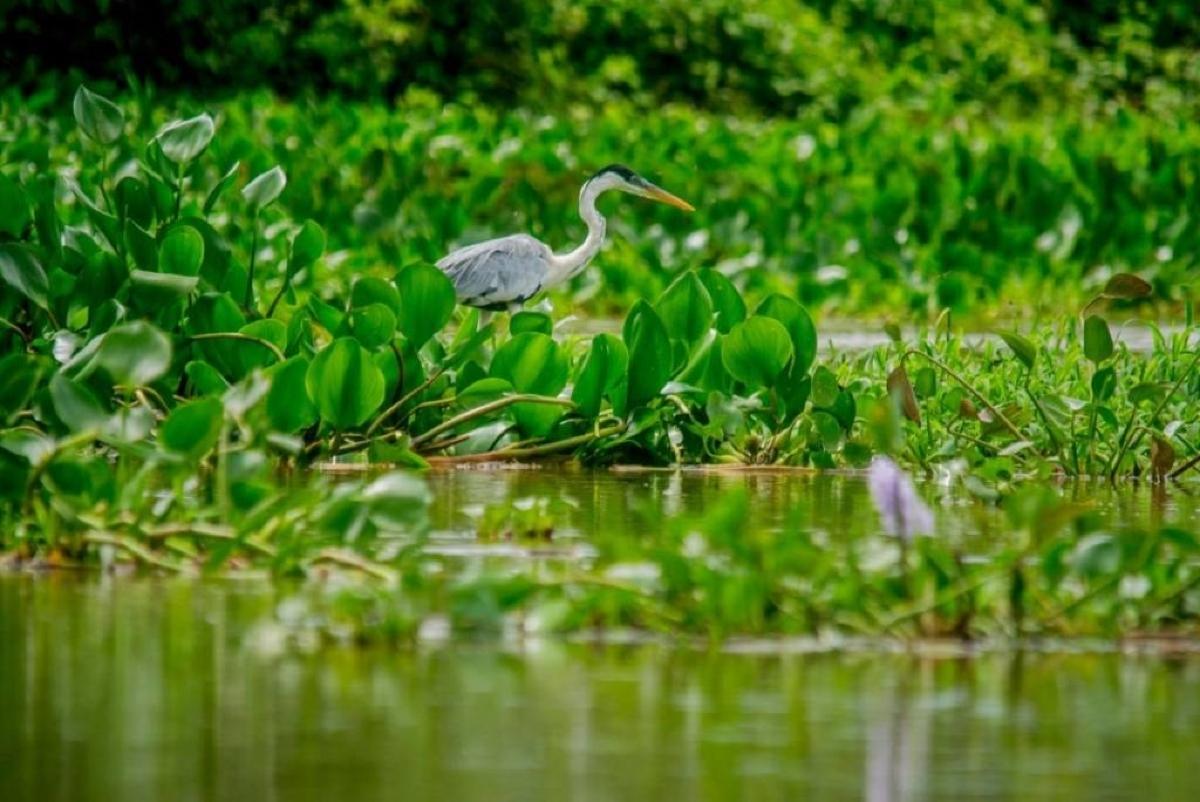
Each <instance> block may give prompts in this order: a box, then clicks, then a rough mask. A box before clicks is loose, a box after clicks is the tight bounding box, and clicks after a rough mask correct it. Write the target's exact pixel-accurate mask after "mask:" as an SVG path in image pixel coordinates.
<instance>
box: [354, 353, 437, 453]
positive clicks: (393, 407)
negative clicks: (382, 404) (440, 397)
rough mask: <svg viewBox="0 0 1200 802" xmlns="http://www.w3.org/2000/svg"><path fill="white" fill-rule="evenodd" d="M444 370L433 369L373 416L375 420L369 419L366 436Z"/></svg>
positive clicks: (430, 385)
mask: <svg viewBox="0 0 1200 802" xmlns="http://www.w3.org/2000/svg"><path fill="white" fill-rule="evenodd" d="M445 372H446V369H445V368H444V367H442V368H438V369H437V370H435V371H434V372H433V373H431V374H430V375H429V378H428V379H426V380H425V381H423V382H421V383H420V384H419V385H417V386H416V387H414V388H413V389H412V390H410V391H408V392H407V393H405V394H404V395H402V396H400V400H399V401H397V402H396V403H394V404H392V405H391V406H390V407H388V408H387V409H385V410H384V411H383V412H380V413H379V414H378V415H377V416H376V417H375V420H373V421H371V425H370V426H368V427H367V436H368V437H370V436H371V435H373V434H374V433H375V431H376V430H377V429H378V428H379V427H380V426H382V425H383V422H384V421H386V420H387V419H388V418H390V417H391V416H392V415H395V414H396V413H397V412H398V411H400V408H401V407H403V406H404V405H405V404H407V403H408V402H409V401H411V400H412V399H414V398H416V397H417V396H418V395H420V394H421V393H423V392H425V391H426V390H428V389H429V388H430V387H432V386H433V383H434V382H435V381H437V380H438V379H439V378H441V375H442V374H443V373H445Z"/></svg>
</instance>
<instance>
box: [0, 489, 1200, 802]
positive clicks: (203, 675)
mask: <svg viewBox="0 0 1200 802" xmlns="http://www.w3.org/2000/svg"><path fill="white" fill-rule="evenodd" d="M430 481H431V484H432V486H433V489H434V491H435V497H436V499H437V501H436V503H435V505H434V508H433V510H432V513H431V515H432V519H433V529H434V536H433V538H434V541H435V542H436V543H440V544H442V545H444V546H446V547H450V546H453V545H455V544H458V545H461V546H462V547H464V548H469V546H470V544H471V543H473V542H474V534H473V529H472V527H473V525H474V523H473V522H474V521H475V519H476V516H477V515H479V513H480V510H481V509H484V508H486V507H488V506H489V505H495V504H522V503H528V502H529V501H530V500H532V499H541V498H551V499H553V500H555V503H556V504H557V505H558V506H557V507H556V509H557V510H559V512H558V513H557V515H558V521H557V524H556V526H557V527H558V529H557V531H556V539H561V540H562V541H563V542H564V543H567V544H570V543H579V544H586V542H587V541H588V539H590V538H592V537H598V536H601V535H602V533H603V532H605V531H607V530H610V529H611V530H614V531H615V530H623V531H625V532H629V531H637V528H638V527H644V526H652V525H654V521H655V518H656V516H661V514H662V512H663V511H664V510H665V511H666V512H672V511H673V510H674V509H681V510H682V509H686V510H689V511H692V512H702V511H703V510H704V509H705V506H706V505H708V504H710V503H713V502H714V501H715V500H717V499H719V498H720V496H721V495H722V494H723V493H725V492H727V491H728V490H729V489H730V488H731V487H734V486H738V485H748V486H749V489H750V492H751V495H752V499H753V500H754V504H753V509H754V516H755V517H754V525H755V526H765V527H772V526H780V525H782V524H783V523H784V522H786V521H789V520H793V519H795V518H797V517H798V518H799V519H800V520H802V521H804V522H806V524H807V525H810V526H819V527H825V528H827V529H829V530H830V531H831V532H836V531H838V530H839V529H840V528H849V527H866V526H874V519H873V513H872V511H871V509H870V504H869V501H868V500H867V498H866V496H865V494H864V492H863V486H862V482H861V480H860V479H858V478H854V477H820V478H817V477H812V476H805V475H796V474H783V473H779V472H770V471H764V472H759V473H753V472H752V473H744V472H742V473H721V472H711V471H707V472H706V471H695V472H684V473H679V472H653V471H615V472H601V473H590V472H586V471H578V470H567V469H556V470H550V471H547V470H528V469H524V470H522V469H514V470H502V471H481V470H472V471H448V472H440V473H435V474H433V475H432V476H431V478H430ZM925 490H926V494H927V496H929V497H930V498H931V499H932V500H934V501H935V503H936V504H937V508H938V513H939V520H940V524H939V526H940V527H941V528H947V529H957V530H970V531H969V532H968V533H967V534H969V535H970V536H974V537H986V536H988V534H989V532H991V531H992V530H993V529H995V528H998V527H1001V526H1002V525H1003V523H1002V517H1001V516H1000V515H999V514H998V513H997V512H995V511H994V510H990V509H988V508H987V507H985V506H981V505H978V504H973V503H968V502H965V501H962V500H956V499H954V498H953V497H947V498H942V499H940V500H939V498H938V494H937V493H936V492H935V491H933V490H931V489H930V488H928V487H927V488H925ZM1089 495H1090V496H1092V497H1094V498H1095V499H1096V504H1097V510H1098V514H1101V515H1102V516H1105V517H1107V518H1108V519H1110V520H1111V521H1113V522H1114V523H1118V524H1120V523H1133V524H1142V523H1152V522H1159V523H1161V522H1170V523H1177V524H1180V525H1185V526H1190V527H1191V528H1195V517H1196V507H1195V505H1194V504H1193V502H1192V499H1191V497H1190V496H1188V495H1186V494H1185V493H1182V492H1180V491H1168V492H1167V493H1165V494H1164V493H1152V492H1150V491H1149V490H1148V489H1142V490H1126V491H1123V492H1120V493H1107V494H1106V493H1094V492H1090V491H1089ZM286 595H287V587H286V585H284V584H282V583H276V584H274V585H272V584H269V583H265V582H259V581H232V580H194V579H182V578H171V579H162V578H159V579H156V578H146V577H142V578H138V577H117V576H103V575H95V574H88V575H83V576H78V575H73V574H68V573H64V572H59V573H54V574H48V575H46V574H44V575H30V574H0V800H26V799H28V800H34V799H37V800H112V799H170V800H193V799H196V800H199V799H221V800H240V799H249V800H255V801H256V802H266V800H276V799H279V800H307V799H312V800H329V799H352V800H374V799H381V800H382V799H389V800H393V799H414V800H424V799H429V800H435V799H436V800H533V799H552V800H558V799H579V800H643V799H644V800H659V799H688V800H691V799H696V800H724V799H755V800H758V799H764V800H774V799H780V800H782V799H789V800H794V799H810V798H811V799H822V800H840V799H854V800H859V799H861V800H917V799H945V800H968V799H981V800H982V799H989V800H991V799H994V800H1051V799H1055V800H1057V799H1081V800H1082V799H1087V800H1117V799H1138V800H1187V799H1193V798H1195V788H1196V787H1197V784H1198V783H1200V655H1196V654H1189V653H1187V652H1186V650H1180V651H1179V652H1178V653H1162V652H1161V651H1160V652H1156V653H1155V654H1142V653H1137V652H1135V651H1131V650H1124V651H1118V650H1115V649H1112V648H1111V647H1106V646H1104V645H1100V646H1099V648H1098V647H1097V645H1096V644H1078V645H1071V644H1059V645H1057V646H1053V647H1050V648H1049V650H1048V651H1044V652H1011V651H1009V652H982V653H979V654H969V655H968V654H964V653H962V652H961V651H960V650H949V649H944V650H939V649H936V648H929V647H925V648H921V649H919V650H915V651H906V652H899V653H898V652H896V651H895V650H886V649H865V650H861V651H842V652H834V653H805V652H804V650H802V649H801V650H796V649H790V648H788V646H787V644H773V643H770V642H762V643H757V644H742V645H740V646H738V647H735V648H725V649H712V648H680V647H675V648H670V647H667V646H664V645H661V644H654V643H645V644H640V645H629V644H627V645H618V644H611V643H610V644H596V643H585V642H573V641H562V640H556V639H545V640H525V641H512V640H504V639H500V640H482V641H471V640H456V639H451V640H431V641H422V642H420V643H419V644H418V645H417V646H416V647H414V648H409V649H386V648H382V647H372V648H355V647H350V646H332V647H331V646H324V647H321V648H317V649H314V650H312V651H307V652H305V651H296V650H268V649H263V648H261V643H260V640H261V624H262V622H263V621H264V620H268V619H270V618H271V617H272V616H273V615H274V614H276V613H277V611H278V607H279V605H280V604H281V603H284V602H283V601H282V600H283V599H284V598H285V597H286Z"/></svg>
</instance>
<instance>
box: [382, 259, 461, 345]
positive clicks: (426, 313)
mask: <svg viewBox="0 0 1200 802" xmlns="http://www.w3.org/2000/svg"><path fill="white" fill-rule="evenodd" d="M396 289H397V290H398V291H399V293H400V314H399V315H398V316H397V317H398V318H399V319H398V321H397V327H398V328H399V330H400V332H401V333H402V334H403V335H404V336H405V337H407V338H408V341H409V342H410V343H412V346H413V348H416V349H420V348H421V346H423V345H424V344H425V343H427V342H429V338H431V337H432V336H433V335H434V334H436V333H438V332H439V331H441V330H442V328H443V327H444V326H445V325H446V324H447V323H449V322H450V316H451V315H452V314H454V304H455V302H456V300H455V295H454V285H453V284H451V283H450V279H448V278H446V274H445V273H443V272H442V271H441V270H438V269H437V268H436V267H434V266H433V265H429V264H424V263H418V264H414V265H409V266H408V267H406V268H404V269H402V270H401V271H400V272H399V273H397V274H396Z"/></svg>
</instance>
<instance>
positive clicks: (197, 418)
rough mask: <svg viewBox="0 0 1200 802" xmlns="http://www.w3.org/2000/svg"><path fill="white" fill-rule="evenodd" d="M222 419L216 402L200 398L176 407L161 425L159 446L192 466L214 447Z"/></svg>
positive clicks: (222, 414)
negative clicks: (189, 462) (190, 462)
mask: <svg viewBox="0 0 1200 802" xmlns="http://www.w3.org/2000/svg"><path fill="white" fill-rule="evenodd" d="M224 416H225V409H224V407H223V406H222V405H221V399H219V398H213V397H208V398H201V399H200V400H198V401H191V402H189V403H186V404H180V405H179V406H177V407H176V408H175V409H174V410H172V411H171V414H170V415H168V416H167V419H166V420H165V421H164V422H163V425H162V429H161V430H160V431H159V435H158V439H159V442H161V443H162V445H163V448H165V449H167V450H168V451H173V452H175V453H176V454H179V455H180V456H182V457H183V458H184V459H187V460H189V461H192V462H195V461H196V460H199V459H200V458H201V457H203V456H204V455H205V454H207V453H208V452H209V451H211V450H212V449H213V447H214V446H215V445H216V444H217V441H218V440H219V439H220V437H221V426H222V424H223V422H224Z"/></svg>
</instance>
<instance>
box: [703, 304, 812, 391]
mask: <svg viewBox="0 0 1200 802" xmlns="http://www.w3.org/2000/svg"><path fill="white" fill-rule="evenodd" d="M794 353H795V351H794V349H793V346H792V340H791V337H790V336H789V334H788V330H787V329H786V328H784V325H783V324H782V323H780V322H779V321H778V320H776V319H774V318H770V317H763V316H761V315H751V316H750V317H748V318H746V319H745V320H743V321H742V322H741V323H739V324H737V325H736V326H734V327H733V328H732V329H730V331H729V334H727V335H725V339H724V341H723V342H722V346H721V357H722V360H723V361H724V363H725V369H726V370H728V371H729V374H730V375H731V376H733V377H734V378H735V379H737V380H738V381H740V382H742V383H743V384H745V385H746V386H747V387H749V388H750V389H752V390H756V389H759V388H763V387H769V386H771V385H772V384H773V383H774V382H775V379H776V378H778V376H779V375H780V374H781V373H782V372H783V370H784V368H786V367H787V365H788V362H790V361H791V359H792V356H793V354H794Z"/></svg>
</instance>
